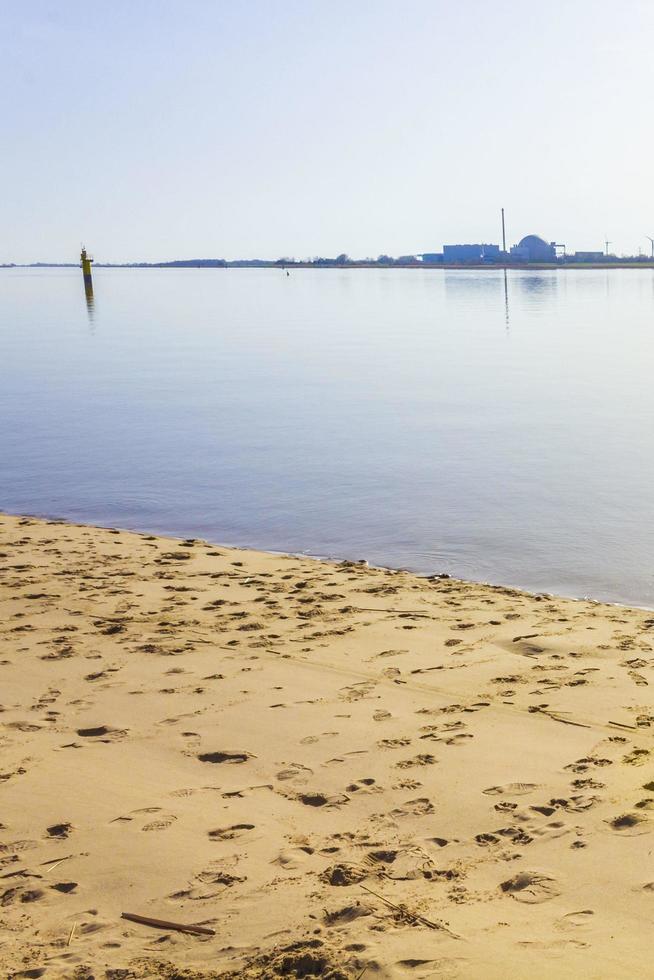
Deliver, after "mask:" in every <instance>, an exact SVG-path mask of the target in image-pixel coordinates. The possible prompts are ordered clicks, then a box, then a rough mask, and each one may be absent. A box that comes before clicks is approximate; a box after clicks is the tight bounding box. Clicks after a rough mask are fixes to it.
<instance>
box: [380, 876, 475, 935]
mask: <svg viewBox="0 0 654 980" xmlns="http://www.w3.org/2000/svg"><path fill="white" fill-rule="evenodd" d="M361 888H363V890H364V891H365V892H369V893H370V894H371V895H374V896H375V898H378V899H379V900H380V902H384V904H385V905H389V906H390V907H391V908H392V909H395V910H396V912H399V913H400V914H401V915H404V916H406V917H407V918H408V919H413V921H414V922H421V923H422V924H423V925H425V926H428V927H429V928H430V929H440V930H441V931H442V932H446V933H447V934H448V936H451V937H452V939H460V938H461V936H457V934H456V933H455V932H452V930H451V929H448V927H447V926H446V925H444V924H443V923H442V922H432V920H431V919H426V918H425V917H424V915H418V913H417V912H411V911H410V910H409V909H408V908H406V906H405V905H396V904H395V903H394V902H390V901H389V900H388V899H387V898H384V896H383V895H379V894H378V893H377V892H374V891H373V890H372V888H367V887H366V886H365V885H361Z"/></svg>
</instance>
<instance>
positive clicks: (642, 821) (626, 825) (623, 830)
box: [607, 813, 651, 837]
mask: <svg viewBox="0 0 654 980" xmlns="http://www.w3.org/2000/svg"><path fill="white" fill-rule="evenodd" d="M607 823H608V825H609V827H611V829H612V830H615V831H617V832H618V833H619V834H622V835H623V836H625V837H635V836H638V835H640V834H649V833H650V832H651V826H650V825H649V821H648V819H647V817H644V816H641V815H640V814H638V813H623V814H621V815H620V816H619V817H614V818H613V819H612V820H608V821H607Z"/></svg>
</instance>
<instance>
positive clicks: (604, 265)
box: [0, 259, 654, 272]
mask: <svg viewBox="0 0 654 980" xmlns="http://www.w3.org/2000/svg"><path fill="white" fill-rule="evenodd" d="M76 268H78V263H76V262H31V263H18V262H16V263H5V264H0V270H3V269H76ZM94 268H95V269H137V270H147V269H172V270H175V269H204V270H215V269H278V270H280V271H285V270H287V269H288V270H291V269H340V270H343V269H389V270H392V269H425V270H429V271H430V272H439V271H449V270H451V269H463V270H475V271H480V270H482V271H484V272H495V271H510V270H512V271H519V272H538V271H545V270H554V271H565V270H567V269H574V270H577V269H654V261H651V260H650V261H646V262H628V261H625V262H619V261H616V262H565V263H558V262H549V263H547V262H542V263H540V262H533V263H525V262H521V263H507V264H506V265H503V264H500V263H493V264H490V263H455V262H448V263H441V262H406V263H404V262H393V263H388V264H386V263H379V262H348V263H344V264H341V263H336V262H320V263H313V262H293V263H290V262H288V263H285V264H284V265H282V264H281V263H279V262H263V261H262V262H248V261H247V260H245V261H243V262H228V263H226V264H223V263H221V262H219V261H215V262H214V261H213V260H211V259H209V260H206V259H204V260H199V261H185V260H180V261H179V262H121V263H114V262H96V263H94Z"/></svg>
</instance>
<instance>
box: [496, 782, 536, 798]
mask: <svg viewBox="0 0 654 980" xmlns="http://www.w3.org/2000/svg"><path fill="white" fill-rule="evenodd" d="M539 788H540V787H539V785H538V783H505V785H504V786H489V788H488V789H485V790H482V792H483V793H485V794H486V796H526V795H527V794H528V793H533V792H534V790H536V789H539Z"/></svg>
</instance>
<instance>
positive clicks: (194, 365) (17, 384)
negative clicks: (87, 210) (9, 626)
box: [0, 269, 654, 606]
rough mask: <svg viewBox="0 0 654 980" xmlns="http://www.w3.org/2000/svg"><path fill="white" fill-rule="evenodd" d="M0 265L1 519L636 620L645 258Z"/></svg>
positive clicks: (644, 415)
mask: <svg viewBox="0 0 654 980" xmlns="http://www.w3.org/2000/svg"><path fill="white" fill-rule="evenodd" d="M94 282H95V299H94V303H93V305H92V306H87V303H86V301H85V297H84V291H83V286H82V278H81V273H80V272H79V270H77V269H56V270H24V269H5V270H0V343H1V347H0V350H1V351H2V358H1V359H0V412H1V414H0V418H1V425H0V508H2V509H4V510H7V511H12V512H17V513H35V514H47V515H56V516H61V517H67V518H70V519H72V520H77V521H83V522H90V523H98V524H105V525H115V526H121V527H126V528H136V529H143V530H148V531H152V532H155V533H157V532H158V533H163V534H175V535H183V536H194V537H205V538H208V539H209V540H212V541H216V542H222V543H225V544H236V545H245V546H252V547H257V548H262V549H268V550H275V551H293V552H306V553H309V554H314V555H322V556H329V557H338V558H355V559H356V558H367V559H368V560H369V561H370V562H371V563H374V564H382V565H391V566H396V567H407V568H411V569H414V570H416V571H419V572H424V573H431V572H441V571H447V572H450V573H451V574H453V575H456V576H460V577H464V578H470V579H481V580H486V581H492V582H497V583H505V584H510V585H517V586H522V587H525V588H528V589H532V590H545V591H548V592H558V593H563V594H566V595H574V596H584V595H588V596H592V597H594V598H598V599H609V600H614V601H622V602H631V603H634V604H639V605H646V606H654V520H653V517H654V513H653V511H654V506H653V501H654V455H653V452H652V449H653V436H652V434H653V431H654V384H653V379H654V273H652V271H651V270H611V271H606V270H597V271H593V270H580V271H574V270H559V271H557V270H551V271H544V272H528V271H524V272H522V271H512V270H510V271H509V272H508V274H507V278H506V282H505V278H504V274H503V272H502V271H501V270H481V271H472V270H471V271H465V270H451V271H445V270H442V269H436V270H411V269H407V270H400V269H393V270H325V269H321V270H294V271H292V272H291V275H290V276H289V277H287V276H286V275H285V274H283V273H282V272H281V271H279V270H250V269H247V270H246V269H229V270H225V269H215V270H195V269H192V270H181V269H171V270H106V269H96V270H95V273H94Z"/></svg>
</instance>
